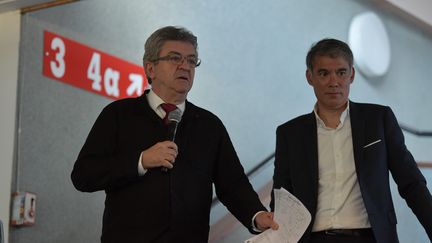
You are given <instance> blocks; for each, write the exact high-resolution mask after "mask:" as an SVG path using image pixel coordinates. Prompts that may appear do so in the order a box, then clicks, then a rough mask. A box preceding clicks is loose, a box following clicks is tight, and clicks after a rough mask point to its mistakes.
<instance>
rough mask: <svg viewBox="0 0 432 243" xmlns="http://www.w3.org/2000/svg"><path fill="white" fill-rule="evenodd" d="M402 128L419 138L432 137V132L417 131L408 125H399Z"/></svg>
mask: <svg viewBox="0 0 432 243" xmlns="http://www.w3.org/2000/svg"><path fill="white" fill-rule="evenodd" d="M399 126H400V128H402V130H404V131H405V132H408V133H411V134H413V135H416V136H419V137H432V131H420V130H416V129H414V128H410V127H408V126H406V125H402V124H399Z"/></svg>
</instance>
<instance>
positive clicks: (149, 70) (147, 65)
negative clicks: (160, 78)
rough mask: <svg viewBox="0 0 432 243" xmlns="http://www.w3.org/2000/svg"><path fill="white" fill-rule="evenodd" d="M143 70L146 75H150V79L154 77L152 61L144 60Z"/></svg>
mask: <svg viewBox="0 0 432 243" xmlns="http://www.w3.org/2000/svg"><path fill="white" fill-rule="evenodd" d="M144 70H145V73H146V75H147V76H148V77H150V78H151V79H153V78H154V73H155V72H154V63H152V62H145V63H144Z"/></svg>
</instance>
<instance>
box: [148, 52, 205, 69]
mask: <svg viewBox="0 0 432 243" xmlns="http://www.w3.org/2000/svg"><path fill="white" fill-rule="evenodd" d="M184 60H186V62H187V64H188V65H189V66H190V67H192V68H196V67H198V66H199V65H201V59H200V58H198V57H196V56H194V55H189V56H183V55H182V54H180V53H178V52H171V53H168V54H167V55H166V56H163V57H158V58H156V59H154V60H152V62H158V61H168V62H170V63H172V64H174V65H181V64H182V63H183V62H184Z"/></svg>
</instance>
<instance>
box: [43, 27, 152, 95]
mask: <svg viewBox="0 0 432 243" xmlns="http://www.w3.org/2000/svg"><path fill="white" fill-rule="evenodd" d="M43 53H44V55H43V75H45V76H47V77H49V78H53V79H55V80H58V81H61V82H64V83H67V84H70V85H73V86H75V87H78V88H81V89H85V90H88V91H91V92H93V93H96V94H99V95H103V96H106V97H109V98H111V99H122V98H127V97H136V96H140V95H141V94H142V93H143V92H144V90H145V89H146V88H148V81H147V78H146V76H145V74H144V69H143V67H142V66H139V65H136V64H133V63H130V62H127V61H125V60H122V59H120V58H118V57H115V56H112V55H110V54H107V53H105V52H102V51H99V50H96V49H94V48H92V47H89V46H86V45H83V44H81V43H78V42H76V41H73V40H71V39H67V38H65V37H63V36H60V35H57V34H54V33H51V32H48V31H44V52H43Z"/></svg>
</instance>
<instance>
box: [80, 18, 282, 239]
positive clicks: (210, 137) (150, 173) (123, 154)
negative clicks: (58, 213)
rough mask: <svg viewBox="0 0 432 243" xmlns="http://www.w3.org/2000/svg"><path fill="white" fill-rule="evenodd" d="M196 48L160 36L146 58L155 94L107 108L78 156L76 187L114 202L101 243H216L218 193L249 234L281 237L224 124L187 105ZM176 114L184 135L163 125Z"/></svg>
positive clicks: (180, 33) (189, 41) (176, 37)
mask: <svg viewBox="0 0 432 243" xmlns="http://www.w3.org/2000/svg"><path fill="white" fill-rule="evenodd" d="M197 48H198V44H197V38H196V37H195V36H194V35H193V34H192V33H191V32H189V31H188V30H186V29H184V28H178V27H172V26H168V27H164V28H161V29H159V30H157V31H156V32H154V33H153V34H152V35H151V36H150V37H149V38H148V40H147V41H146V44H145V54H144V58H143V61H144V69H145V73H146V75H147V78H148V80H149V82H151V89H150V90H148V91H147V92H145V94H144V95H142V96H141V97H138V98H129V99H124V100H119V101H115V102H113V103H111V104H109V105H108V106H107V107H105V109H104V110H103V111H102V113H101V114H100V115H99V117H98V119H97V120H96V123H95V124H94V126H93V128H92V130H91V131H90V134H89V136H88V138H87V141H86V142H85V144H84V146H83V148H82V150H81V152H80V154H79V155H78V159H77V161H76V163H75V166H74V169H73V171H72V181H73V183H74V186H75V187H76V188H77V189H78V190H80V191H84V192H94V191H99V190H104V191H105V193H106V200H105V211H104V217H103V229H102V237H101V240H102V242H128V243H133V242H207V241H208V233H209V215H210V207H211V201H212V194H213V187H212V186H213V184H214V186H215V190H216V194H217V196H218V197H219V199H220V201H221V202H222V203H223V204H224V205H226V206H227V208H228V209H229V210H230V212H231V213H232V214H233V215H234V216H235V217H236V218H237V219H238V220H239V221H240V222H241V223H242V224H243V225H245V226H246V227H247V228H248V229H249V230H250V231H252V232H256V231H263V230H265V229H267V228H270V227H271V228H273V229H277V227H278V225H277V224H276V223H275V222H274V221H273V215H272V213H270V212H267V211H266V209H265V207H264V206H263V205H262V204H261V202H260V200H259V198H258V196H257V194H256V193H255V191H254V190H253V188H252V186H251V185H250V183H249V181H248V178H247V177H246V175H245V174H244V170H243V167H242V165H241V163H240V161H239V158H238V157H237V155H236V152H235V150H234V147H233V145H232V143H231V140H230V138H229V136H228V133H227V131H226V129H225V127H224V125H223V124H222V122H221V121H220V120H219V119H218V118H217V117H216V116H215V115H214V114H212V113H210V112H209V111H207V110H204V109H202V108H200V107H197V106H195V105H194V104H192V103H190V102H189V101H187V99H186V98H187V94H188V92H189V91H190V90H191V88H192V85H193V81H194V76H195V68H196V67H198V66H199V65H200V63H201V61H200V59H199V58H198V52H197ZM173 112H175V113H177V116H178V118H176V120H175V121H174V123H175V124H174V125H175V126H176V130H174V132H175V133H176V134H172V130H170V129H169V127H170V126H172V125H173V124H170V123H172V122H170V121H169V120H170V115H168V122H164V121H166V120H167V119H166V117H167V114H168V113H169V114H172V113H173ZM178 114H180V115H178ZM167 123H168V124H167ZM170 131H171V132H170ZM173 135H176V136H175V139H174V136H173Z"/></svg>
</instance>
